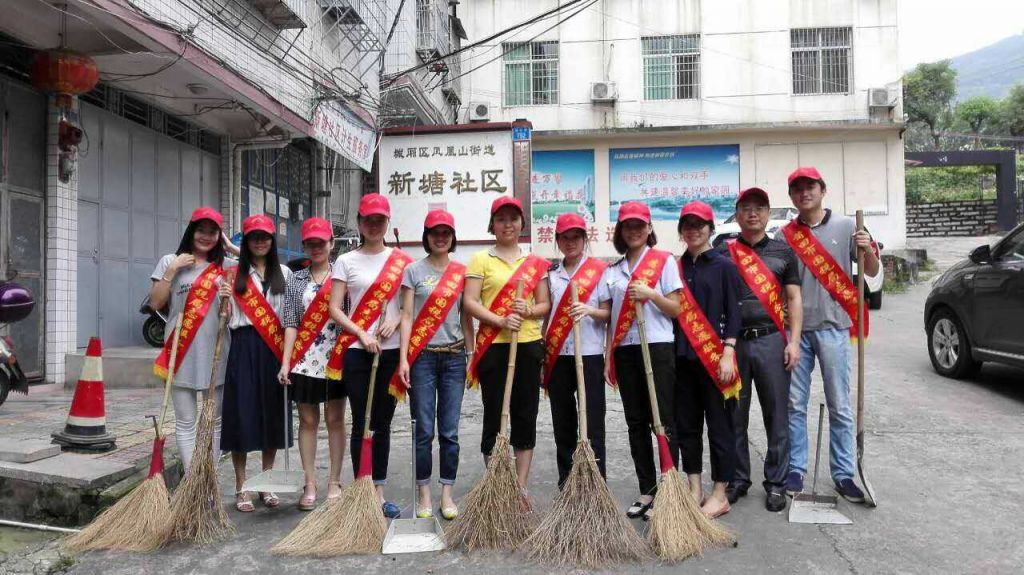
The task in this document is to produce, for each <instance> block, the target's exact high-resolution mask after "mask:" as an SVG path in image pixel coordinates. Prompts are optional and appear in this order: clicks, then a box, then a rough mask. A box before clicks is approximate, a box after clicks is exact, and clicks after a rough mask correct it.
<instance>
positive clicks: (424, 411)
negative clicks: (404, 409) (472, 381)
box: [409, 350, 466, 485]
mask: <svg viewBox="0 0 1024 575" xmlns="http://www.w3.org/2000/svg"><path fill="white" fill-rule="evenodd" d="M409 379H410V383H411V386H410V389H409V409H410V410H411V413H412V416H413V417H414V418H416V484H417V485H427V484H429V483H430V475H431V473H432V463H433V461H432V460H433V458H432V457H431V445H432V444H433V442H434V422H435V421H436V422H437V432H438V433H437V435H438V440H437V443H438V452H439V454H438V455H439V457H438V459H439V461H440V467H441V473H440V483H441V485H454V484H455V475H456V474H457V473H458V471H459V416H460V414H461V412H462V394H463V392H464V391H465V389H466V355H465V354H464V353H462V352H458V353H439V352H433V351H427V350H424V351H423V352H422V353H420V356H419V357H417V358H416V362H415V363H413V364H412V366H410V368H409Z"/></svg>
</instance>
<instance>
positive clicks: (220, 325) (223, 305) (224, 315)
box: [206, 298, 231, 401]
mask: <svg viewBox="0 0 1024 575" xmlns="http://www.w3.org/2000/svg"><path fill="white" fill-rule="evenodd" d="M230 305H231V301H230V300H228V298H224V299H222V300H221V301H220V309H219V310H217V315H218V318H217V343H216V344H214V346H213V367H211V368H210V386H209V387H208V388H207V389H206V401H213V392H214V390H215V389H217V367H218V364H220V354H221V349H222V347H223V344H224V332H226V331H227V330H226V329H225V328H226V327H227V325H228V306H230Z"/></svg>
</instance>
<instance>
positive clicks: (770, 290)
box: [728, 240, 789, 342]
mask: <svg viewBox="0 0 1024 575" xmlns="http://www.w3.org/2000/svg"><path fill="white" fill-rule="evenodd" d="M728 246H729V255H730V256H732V261H733V262H734V263H735V264H736V269H737V270H739V272H740V277H741V278H743V281H745V282H746V283H747V287H749V288H750V291H752V292H754V295H755V296H757V300H758V301H759V302H761V305H762V306H763V307H764V310H765V311H766V312H768V317H770V318H772V322H773V323H774V324H775V327H777V328H779V333H781V334H782V341H783V342H788V341H789V338H788V337H787V336H786V320H785V315H784V313H783V309H782V286H780V285H779V278H777V277H775V274H774V273H772V270H770V269H768V265H767V264H765V263H764V260H762V259H761V256H759V255H757V252H755V251H754V250H753V248H751V247H749V246H747V244H745V243H743V242H740V241H739V240H731V241H729V242H728Z"/></svg>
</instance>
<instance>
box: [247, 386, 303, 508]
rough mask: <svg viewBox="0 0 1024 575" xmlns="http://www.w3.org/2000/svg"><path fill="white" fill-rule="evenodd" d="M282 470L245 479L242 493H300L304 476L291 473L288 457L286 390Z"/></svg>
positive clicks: (285, 393)
mask: <svg viewBox="0 0 1024 575" xmlns="http://www.w3.org/2000/svg"><path fill="white" fill-rule="evenodd" d="M283 395H284V412H283V413H284V469H268V470H266V471H264V472H262V473H259V474H258V475H254V476H253V477H251V478H249V479H247V480H246V481H245V483H243V484H242V491H258V492H262V493H267V492H275V493H298V492H299V491H302V486H303V482H304V480H305V475H304V474H303V472H302V471H301V470H299V471H292V468H291V460H290V458H289V457H288V451H289V448H288V432H289V431H290V429H289V427H290V426H289V425H288V390H287V389H285V390H284V394H283Z"/></svg>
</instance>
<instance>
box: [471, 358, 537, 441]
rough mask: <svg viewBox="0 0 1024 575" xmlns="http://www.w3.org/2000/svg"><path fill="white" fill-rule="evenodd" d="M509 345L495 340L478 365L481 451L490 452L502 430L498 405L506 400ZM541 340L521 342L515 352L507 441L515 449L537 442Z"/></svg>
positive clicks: (499, 406)
mask: <svg viewBox="0 0 1024 575" xmlns="http://www.w3.org/2000/svg"><path fill="white" fill-rule="evenodd" d="M511 346H512V344H508V343H494V344H491V346H490V347H489V348H488V349H487V351H486V352H484V356H483V357H481V358H480V363H479V365H477V371H478V373H479V374H480V396H481V398H482V399H483V402H484V425H483V435H482V437H481V438H480V451H481V452H482V453H483V454H484V455H490V454H491V449H493V448H494V440H495V439H497V437H498V432H499V431H500V430H501V404H502V402H503V401H504V399H505V375H506V374H507V373H508V352H509V349H510V348H511ZM543 363H544V343H543V342H542V341H541V340H537V341H531V342H529V343H520V344H519V349H518V350H517V351H516V371H515V375H514V376H513V380H512V398H511V402H510V406H509V420H510V424H511V427H512V431H511V434H510V435H509V443H511V444H512V447H513V448H515V449H533V448H534V446H536V445H537V410H538V409H539V408H540V378H541V366H542V364H543Z"/></svg>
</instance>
